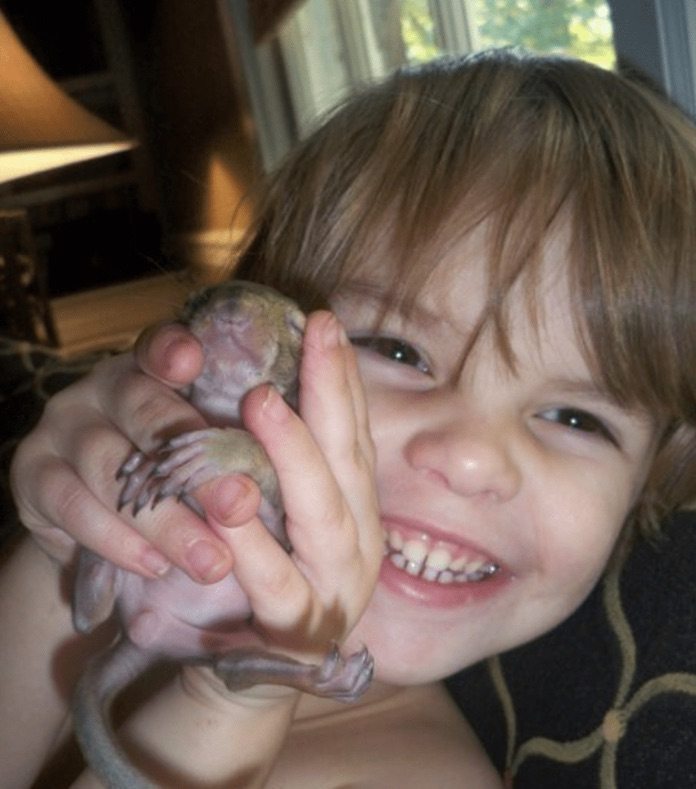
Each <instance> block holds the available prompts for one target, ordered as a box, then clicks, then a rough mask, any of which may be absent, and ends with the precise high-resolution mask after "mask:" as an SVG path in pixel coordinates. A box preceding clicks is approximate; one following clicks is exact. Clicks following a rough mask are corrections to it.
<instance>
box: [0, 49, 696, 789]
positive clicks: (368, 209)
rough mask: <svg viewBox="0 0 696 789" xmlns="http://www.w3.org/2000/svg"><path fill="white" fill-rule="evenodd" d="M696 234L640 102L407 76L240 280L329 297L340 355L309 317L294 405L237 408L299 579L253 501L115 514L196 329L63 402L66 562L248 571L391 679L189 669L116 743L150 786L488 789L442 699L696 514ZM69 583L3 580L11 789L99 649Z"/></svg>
mask: <svg viewBox="0 0 696 789" xmlns="http://www.w3.org/2000/svg"><path fill="white" fill-rule="evenodd" d="M694 216H696V133H695V131H694V129H693V128H692V127H691V126H690V125H689V123H688V122H687V121H686V120H685V119H684V118H683V117H682V116H681V115H680V114H679V113H678V112H677V111H676V110H675V109H673V108H671V107H670V106H668V105H667V103H666V102H664V101H663V100H662V99H660V98H659V97H657V96H655V95H654V94H653V93H652V92H651V91H650V90H649V89H648V88H645V87H642V86H640V85H637V84H634V83H632V82H630V81H628V80H626V79H624V78H622V77H619V76H617V75H615V74H612V73H609V72H606V71H602V70H600V69H597V68H595V67H593V66H591V65H588V64H586V63H581V62H577V61H573V60H568V59H563V58H544V57H532V56H525V55H518V54H514V53H512V52H509V51H502V52H500V51H498V52H489V53H483V54H479V55H477V56H474V57H470V58H466V59H461V60H453V61H441V62H436V63H432V64H429V65H427V66H424V67H422V68H418V69H414V70H405V71H402V72H400V73H398V74H396V75H395V76H393V77H392V78H390V79H389V80H387V81H386V82H385V83H384V84H383V85H381V86H377V87H375V88H373V89H371V90H369V91H367V92H366V93H365V94H364V95H362V96H360V97H358V98H357V99H354V100H352V101H350V102H349V103H348V104H347V106H346V107H344V108H343V109H341V110H339V111H338V112H337V113H336V114H335V115H333V117H331V118H330V119H329V120H328V121H327V123H326V124H325V125H324V126H323V127H322V128H321V129H319V130H318V131H317V132H316V133H315V134H314V135H313V136H312V137H311V138H310V139H309V140H307V141H306V142H305V143H303V144H301V145H300V146H299V148H298V150H297V151H296V152H295V153H294V154H293V155H292V156H291V157H290V158H289V160H288V161H287V162H286V164H285V165H284V166H283V168H281V170H280V171H279V172H278V173H277V174H276V175H275V176H274V177H273V178H272V179H271V183H270V185H269V188H268V190H267V192H266V193H265V196H264V198H263V200H262V201H261V202H260V205H259V211H258V221H257V225H256V227H255V228H254V229H253V233H252V236H251V241H250V243H249V245H248V247H247V248H246V251H245V252H244V254H243V256H242V258H241V262H240V265H239V268H238V272H237V273H238V274H239V276H241V277H243V278H245V279H252V280H256V281H261V282H264V283H266V284H269V285H272V286H275V287H277V288H278V289H279V290H281V291H283V292H285V293H287V294H288V295H290V296H292V297H294V298H297V299H298V300H299V301H300V303H301V304H302V306H303V307H305V308H306V309H308V310H315V309H318V308H323V307H325V306H329V307H330V309H331V310H332V312H333V313H334V314H335V315H336V316H337V317H338V319H339V320H340V324H342V327H344V328H345V332H346V333H347V337H348V338H350V340H351V341H352V348H351V344H350V343H349V342H348V341H347V339H346V334H344V330H343V328H341V325H339V323H338V322H337V321H336V320H335V318H334V317H333V316H332V315H331V314H330V313H328V312H326V311H324V310H323V309H318V311H316V312H314V313H313V314H312V315H311V316H310V318H309V321H308V325H307V333H306V339H305V346H304V357H303V366H302V372H301V398H300V414H299V415H296V414H294V413H293V412H291V411H290V410H289V409H288V408H287V407H286V406H285V405H284V404H283V401H282V400H281V399H280V398H279V397H278V396H277V395H275V394H274V393H273V391H272V390H269V389H268V388H267V387H261V388H260V389H257V390H255V391H254V392H253V393H252V394H251V395H250V396H249V397H248V398H247V400H246V402H245V407H244V417H245V421H246V424H247V426H248V427H249V429H250V430H251V431H252V432H253V433H254V434H255V435H256V436H257V438H258V439H259V440H260V441H261V443H262V444H263V445H264V447H265V448H266V450H267V452H268V454H269V456H270V458H271V460H272V461H273V463H274V465H275V467H276V469H277V471H278V476H279V479H280V483H281V487H282V491H283V495H284V500H285V504H286V509H287V518H288V531H289V534H290V538H291V541H292V543H293V549H294V550H293V553H292V555H290V556H288V555H286V554H285V553H284V552H283V551H282V550H281V549H280V548H279V547H278V546H277V545H276V544H275V543H274V542H273V541H272V540H271V539H270V538H269V537H268V535H267V533H266V532H265V529H264V528H263V527H262V526H261V524H260V523H259V521H258V519H257V518H256V517H255V503H256V501H257V492H256V491H255V489H254V486H253V483H251V482H250V481H249V480H246V479H244V478H235V477H229V478H223V479H220V480H218V481H216V482H213V483H209V484H208V485H207V486H205V487H204V488H202V489H199V490H198V491H197V497H198V498H199V500H200V501H201V503H202V505H203V507H204V509H205V511H206V513H207V515H208V523H207V524H206V523H204V522H202V521H200V520H199V519H198V518H197V517H196V516H195V515H194V514H193V513H192V512H190V511H188V510H187V509H186V508H183V507H181V506H180V505H177V504H176V502H172V501H169V500H165V501H163V502H162V503H161V504H159V505H158V506H157V507H156V508H154V509H153V510H149V509H146V510H143V511H142V512H140V513H139V514H138V515H137V516H133V514H132V513H131V512H130V511H128V510H123V511H121V512H116V511H115V502H116V501H117V498H118V483H117V482H116V481H115V479H114V474H115V470H116V469H117V468H118V467H119V465H120V464H121V462H122V461H123V459H124V458H125V457H126V456H127V455H128V453H129V451H130V449H131V447H132V444H135V445H137V446H138V447H140V448H141V449H143V450H146V451H147V450H151V449H152V448H154V447H155V446H157V445H158V444H159V443H160V441H161V439H162V437H163V436H165V435H168V434H172V433H176V432H179V431H180V430H181V429H182V428H183V427H185V428H191V427H194V426H197V425H199V424H200V423H201V418H200V416H198V415H197V414H196V413H195V411H194V410H193V409H192V408H191V406H190V405H189V404H187V403H186V402H185V401H184V400H182V399H181V398H179V397H178V395H177V394H176V392H175V391H174V390H176V389H177V388H178V387H180V386H183V385H185V384H186V383H187V382H189V381H190V380H191V379H192V378H193V377H195V374H196V372H197V370H198V369H199V366H200V361H201V354H200V349H199V347H198V346H197V344H196V343H195V341H194V340H193V339H192V338H191V336H190V335H188V334H187V332H186V331H185V330H184V329H183V328H181V327H174V326H171V327H167V328H163V329H162V328H160V329H159V330H158V331H155V332H150V333H148V334H147V335H146V336H145V337H144V338H143V339H142V341H141V342H140V344H139V346H138V349H137V350H136V354H135V356H134V357H133V358H131V357H130V356H124V357H121V358H118V359H115V360H112V361H109V362H106V363H104V364H102V365H100V366H99V367H98V368H97V369H96V370H95V372H94V373H93V374H92V375H91V376H90V377H89V378H87V379H85V380H84V381H82V382H81V383H79V384H77V385H76V386H74V387H72V388H70V389H68V390H66V391H65V392H63V393H62V394H60V395H58V396H57V397H56V398H54V400H53V401H52V402H51V403H50V404H49V407H48V408H47V411H46V414H45V416H44V419H43V420H42V422H41V424H40V425H39V426H38V427H37V429H36V430H35V431H34V432H33V433H32V435H31V436H29V437H28V438H27V439H26V440H25V442H24V443H23V445H22V447H21V448H20V450H19V452H18V454H17V457H16V459H15V463H14V469H13V481H14V489H15V492H16V496H17V501H18V505H19V508H20V512H21V515H22V518H23V521H24V523H25V524H26V526H27V527H28V528H29V529H31V530H32V532H33V534H34V537H35V540H36V542H37V543H38V544H39V545H41V546H42V548H44V549H45V551H46V552H47V553H48V554H50V555H51V556H53V557H55V558H58V559H59V560H60V562H61V563H62V564H67V563H68V562H69V560H70V558H71V556H72V551H73V548H74V544H75V543H74V541H77V542H79V543H82V544H85V545H88V546H89V547H91V548H92V549H93V550H95V551H97V552H98V553H100V554H102V555H104V556H106V557H107V558H109V559H111V560H112V561H114V562H116V563H118V564H120V565H121V566H123V567H126V568H127V569H131V570H134V571H137V572H141V573H143V574H146V575H149V576H151V577H156V576H157V575H160V574H163V573H165V572H166V570H167V567H168V566H170V565H171V564H175V565H178V566H180V567H182V568H183V569H184V570H186V571H187V572H188V573H189V574H190V575H191V576H192V577H193V578H195V579H197V580H199V581H201V582H203V583H207V582H212V581H215V580H217V579H219V578H220V577H222V576H224V575H225V574H226V573H227V572H228V571H229V570H230V568H233V570H234V572H235V574H236V575H237V576H238V578H239V579H240V582H241V583H242V585H243V587H244V588H245V590H246V591H247V593H248V595H249V597H250V599H251V601H252V606H253V610H254V616H253V621H252V622H251V623H250V627H252V628H253V629H254V630H255V631H256V632H257V633H258V634H260V635H261V636H262V637H263V638H264V640H265V641H266V642H267V643H268V644H269V645H270V646H271V647H273V648H274V649H279V650H281V651H283V650H285V651H289V652H291V653H293V654H300V655H312V654H315V653H317V652H322V651H323V650H324V648H325V646H326V644H327V643H328V641H329V640H331V639H335V640H337V641H339V642H340V643H341V644H342V645H343V648H344V649H345V650H347V651H352V650H354V649H355V648H359V647H360V646H362V645H366V646H367V647H368V648H369V649H370V651H371V652H372V654H373V655H374V658H375V661H376V682H375V685H374V688H373V689H372V690H371V691H370V692H368V694H367V695H366V696H365V698H364V700H362V701H361V702H358V703H357V704H356V705H354V706H343V705H340V704H337V703H334V702H330V701H326V700H319V699H315V698H310V697H303V698H301V699H298V694H297V693H296V692H294V691H289V690H286V689H268V688H265V687H259V688H254V689H252V690H250V691H246V692H242V693H230V692H227V691H225V690H224V689H222V687H221V684H220V683H219V682H217V681H216V680H215V679H214V678H213V677H212V675H210V674H209V673H208V672H207V670H205V669H201V668H191V667H189V668H186V669H184V670H183V671H182V672H181V673H180V675H179V678H178V680H177V681H175V682H174V683H172V684H169V685H167V686H166V687H165V688H164V689H163V690H160V691H159V692H158V693H156V694H155V695H153V697H152V698H151V699H149V700H148V701H147V703H145V704H144V705H143V706H141V707H140V708H138V709H137V710H136V711H135V712H134V713H133V715H132V716H131V718H130V720H129V722H128V724H127V726H126V729H125V731H124V734H123V736H124V738H125V739H126V740H127V742H128V743H129V745H130V747H131V749H132V752H133V754H134V757H133V758H134V759H137V761H138V763H139V764H140V765H141V766H142V768H143V769H144V770H146V771H147V772H148V774H149V775H150V776H151V777H152V779H153V780H156V781H159V782H160V783H170V784H173V785H177V786H183V785H191V784H195V785H201V784H202V785H208V784H212V785H216V786H217V785H234V786H241V785H244V786H246V785H260V784H263V785H266V786H271V787H273V786H278V787H280V786H282V787H293V786H303V787H304V786H307V785H312V786H345V785H360V786H376V787H377V786H379V787H381V786H414V787H416V786H417V787H422V786H430V785H437V786H452V787H454V786H457V787H460V786H473V787H476V788H477V789H479V788H481V787H487V786H496V785H498V784H499V779H498V777H497V776H496V775H495V774H494V772H493V770H492V768H491V766H490V765H489V764H488V762H487V760H486V757H485V755H484V754H483V752H482V750H481V748H480V746H479V745H478V744H477V742H476V738H475V736H474V735H473V733H472V732H471V731H470V730H469V729H468V727H467V726H466V724H465V722H464V721H463V720H462V719H461V718H460V717H459V716H458V714H457V713H456V711H455V710H454V707H453V706H452V704H451V702H450V701H449V700H448V699H447V697H446V695H445V694H444V691H443V690H442V689H441V686H440V684H439V680H441V679H442V678H443V677H446V676H447V675H449V674H451V673H453V672H455V671H457V670H459V669H461V668H463V667H465V666H469V665H471V664H473V663H474V662H476V661H479V660H481V659H482V658H484V657H486V656H489V655H492V654H497V653H500V652H502V651H504V650H507V649H510V648H511V647H513V646H516V645H519V644H522V643H524V642H526V641H529V640H530V639H533V638H535V637H536V636H538V635H539V634H541V633H544V632H546V631H548V630H549V629H551V628H552V627H554V626H555V625H556V624H558V623H559V622H560V621H562V620H563V619H565V618H566V617H567V616H568V615H569V614H570V613H571V612H572V611H573V610H575V609H576V607H577V606H578V605H579V604H580V603H581V602H582V600H583V599H584V598H585V597H586V595H587V594H588V593H589V592H590V590H591V589H592V587H593V585H594V584H595V583H596V581H597V579H598V578H599V577H600V575H601V573H602V571H603V569H604V567H605V566H606V564H607V561H608V560H609V559H610V557H611V556H612V553H613V552H614V551H615V549H616V548H617V545H619V544H620V543H623V540H622V537H623V536H624V535H626V536H628V535H633V534H635V533H636V532H638V531H648V530H651V529H653V528H655V526H656V524H657V523H658V522H659V519H660V518H661V517H662V516H663V515H664V514H665V513H666V512H668V511H671V510H674V509H675V508H678V507H679V506H681V505H683V504H684V503H685V502H687V501H689V500H690V499H691V498H692V497H693V495H694V493H695V492H696V473H695V472H696V441H695V440H694V439H695V433H694V430H695V427H696V383H695V381H694V375H693V370H696V318H695V317H694V310H693V304H694V303H696V266H695V265H694V263H695V261H694V255H695V253H694V250H696V227H695V225H696V223H694V221H693V217H694ZM356 360H357V363H356ZM373 447H374V449H373ZM211 527H212V528H211ZM68 535H69V536H68ZM383 546H385V547H384V548H383ZM382 554H383V558H382ZM58 578H59V574H58V571H57V570H56V568H55V566H54V565H53V564H52V563H50V562H48V561H46V560H45V559H44V554H43V553H41V552H40V551H38V550H37V549H36V547H35V544H33V543H28V544H26V545H24V546H23V547H22V548H21V550H20V551H19V552H18V553H17V555H16V556H15V558H14V560H13V562H12V563H10V565H9V566H8V567H7V568H6V570H5V575H4V577H3V578H2V579H1V580H0V584H1V585H2V591H5V590H9V591H11V593H12V597H13V602H12V605H11V606H9V605H7V604H5V605H6V609H0V622H1V623H2V624H3V630H4V632H5V633H8V632H11V633H14V634H16V638H13V639H12V640H11V642H9V643H8V639H7V638H5V639H3V647H2V648H0V649H2V651H3V657H4V662H3V665H4V666H5V667H6V671H5V674H4V676H3V677H2V680H0V682H1V683H2V687H1V688H0V692H1V693H2V695H3V698H7V699H9V700H10V701H9V703H8V704H6V705H5V709H4V713H5V714H4V721H3V723H2V724H0V725H1V726H2V729H1V730H0V742H3V743H7V745H6V747H7V749H8V752H7V755H5V754H4V753H3V757H2V758H3V764H6V765H8V769H9V772H8V773H7V774H8V775H10V776H12V778H13V779H14V783H13V784H12V785H17V786H19V785H23V783H22V782H23V781H24V782H28V781H29V780H30V777H31V774H32V770H35V769H36V765H37V764H39V763H40V762H41V760H42V759H43V758H44V757H45V755H46V754H47V753H48V752H49V750H50V747H51V743H52V739H51V738H52V737H53V736H55V732H56V731H57V730H58V728H59V726H60V722H61V716H62V715H64V707H63V701H62V698H61V697H60V694H59V693H58V691H57V690H56V688H55V683H56V680H55V679H54V678H55V677H56V676H58V677H59V679H60V681H61V682H63V683H64V685H65V686H70V684H71V682H72V681H73V678H74V673H76V672H77V671H79V667H80V665H81V663H82V660H83V656H84V654H85V653H88V652H90V651H91V650H92V649H94V645H93V644H92V643H86V642H84V641H83V640H79V639H76V638H75V637H71V635H70V624H69V616H68V613H67V611H66V606H65V604H59V603H58V602H57V593H56V589H57V588H58V585H59V580H58ZM9 591H8V592H7V594H9ZM7 594H0V600H4V599H6V598H7ZM18 601H19V602H18ZM29 611H34V612H40V613H39V615H38V616H39V618H38V619H37V615H36V614H31V616H32V617H33V618H32V619H31V620H30V619H29V616H30V614H29V613H28V612H29ZM68 653H70V655H71V658H72V659H71V661H70V667H69V668H66V667H65V665H64V664H65V662H66V661H65V656H66V655H67V654H68ZM76 654H77V655H78V657H77V658H76V657H75V655H76ZM28 665H29V666H31V671H32V681H31V687H27V680H26V674H27V666H28ZM71 672H72V673H71ZM22 678H25V679H24V680H23V688H22V689H21V691H17V690H16V683H17V682H18V681H21V680H22ZM6 735H7V736H6ZM18 741H19V742H20V743H21V746H22V747H21V748H20V747H19V746H18V745H17V744H16V743H17V742H18ZM11 780H12V779H11ZM91 780H92V779H90V777H89V776H88V775H87V776H84V777H83V779H82V782H81V783H79V785H80V786H87V785H92V784H91V783H90V781H91ZM196 782H198V783H196ZM206 782H207V783H206ZM264 782H265V783H264Z"/></svg>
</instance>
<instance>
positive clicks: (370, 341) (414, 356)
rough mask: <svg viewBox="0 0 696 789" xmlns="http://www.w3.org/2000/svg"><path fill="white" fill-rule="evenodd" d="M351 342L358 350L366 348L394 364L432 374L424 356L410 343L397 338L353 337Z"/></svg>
mask: <svg viewBox="0 0 696 789" xmlns="http://www.w3.org/2000/svg"><path fill="white" fill-rule="evenodd" d="M350 341H351V342H352V343H353V345H355V346H357V347H358V348H366V349H367V350H369V351H373V352H374V353H377V354H379V355H380V356H384V357H385V358H386V359H389V360H390V361H392V362H397V363H398V364H405V365H408V366H409V367H415V369H416V370H418V371H419V372H421V373H425V374H426V375H427V374H429V373H430V365H429V364H428V362H427V361H426V360H425V358H424V357H423V354H422V353H420V351H418V350H417V349H416V348H414V347H413V346H412V345H411V344H410V343H407V342H405V341H404V340H400V339H398V338H397V337H380V336H377V337H370V336H367V337H351V338H350Z"/></svg>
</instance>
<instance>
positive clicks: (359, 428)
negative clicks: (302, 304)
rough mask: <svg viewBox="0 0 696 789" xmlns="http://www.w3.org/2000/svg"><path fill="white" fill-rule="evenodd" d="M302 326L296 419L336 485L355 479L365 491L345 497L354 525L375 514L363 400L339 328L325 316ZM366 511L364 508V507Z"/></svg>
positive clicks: (353, 363)
mask: <svg viewBox="0 0 696 789" xmlns="http://www.w3.org/2000/svg"><path fill="white" fill-rule="evenodd" d="M311 317H312V318H313V320H310V321H309V322H308V333H307V341H306V343H305V346H304V347H305V353H304V359H303V361H304V364H303V368H302V379H301V390H300V391H301V397H302V401H301V409H300V411H301V415H302V417H303V419H304V420H305V422H306V423H307V425H308V427H309V429H310V431H311V432H312V434H313V436H314V438H315V440H316V441H317V443H318V444H319V446H320V447H321V449H322V451H323V453H324V455H325V457H326V458H327V460H328V462H329V464H330V466H331V468H332V471H333V473H334V474H335V475H336V477H337V479H338V482H339V485H340V486H341V487H342V488H343V489H346V486H347V485H354V484H355V479H356V472H357V474H358V476H357V478H358V479H361V480H363V481H364V482H365V483H366V484H367V485H368V489H364V490H363V492H364V493H365V495H363V496H360V497H357V498H353V497H351V499H350V501H351V508H352V510H353V513H354V515H355V517H356V518H357V519H358V521H359V522H363V521H364V520H365V519H367V520H369V519H370V516H371V515H372V514H373V513H374V512H375V508H376V497H375V495H368V494H369V490H372V489H373V487H374V486H373V477H374V465H375V452H374V445H373V442H372V436H371V434H370V429H369V419H368V410H367V400H366V397H365V392H364V388H363V385H362V381H361V379H360V374H359V371H358V364H357V359H356V357H355V353H354V351H353V348H352V346H351V345H350V342H349V341H348V338H347V337H346V335H345V332H344V331H343V328H342V327H341V325H340V323H339V322H338V321H337V319H336V318H335V317H334V316H332V315H331V314H330V313H315V315H314V316H311ZM364 505H366V507H367V509H365V506H364Z"/></svg>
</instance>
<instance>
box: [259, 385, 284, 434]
mask: <svg viewBox="0 0 696 789" xmlns="http://www.w3.org/2000/svg"><path fill="white" fill-rule="evenodd" d="M262 410H263V413H264V415H265V416H266V417H268V419H270V420H271V422H275V423H276V424H279V425H280V424H282V423H283V422H286V421H287V418H288V413H289V410H290V409H289V407H288V405H287V403H286V402H285V400H283V398H282V397H281V396H280V393H279V392H278V390H277V389H274V388H273V387H272V386H269V387H267V389H266V397H265V398H264V401H263V405H262Z"/></svg>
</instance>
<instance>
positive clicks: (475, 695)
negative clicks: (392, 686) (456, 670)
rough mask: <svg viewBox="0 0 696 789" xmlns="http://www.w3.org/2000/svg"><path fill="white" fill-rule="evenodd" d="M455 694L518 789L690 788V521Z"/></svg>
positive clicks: (695, 706)
mask: <svg viewBox="0 0 696 789" xmlns="http://www.w3.org/2000/svg"><path fill="white" fill-rule="evenodd" d="M449 686H450V690H451V692H452V694H453V695H454V697H455V699H456V700H457V702H458V704H459V705H460V707H461V709H462V710H463V711H464V713H465V715H466V716H467V718H468V719H469V721H470V722H471V724H472V725H473V727H474V728H475V729H476V731H477V732H478V734H479V736H480V738H481V740H482V741H483V743H484V745H485V746H486V748H487V750H488V751H489V753H490V755H491V757H492V758H493V760H494V762H495V764H496V765H497V766H498V768H499V769H500V771H501V772H502V773H503V774H504V775H505V776H506V780H507V785H508V786H511V787H513V786H514V787H515V789H545V788H546V787H549V788H550V789H551V788H553V789H555V788H556V787H563V789H588V787H601V789H614V787H626V789H629V788H630V789H653V787H655V788H657V787H660V789H663V788H664V789H669V788H671V787H674V789H687V788H688V787H696V514H695V513H687V512H685V513H680V514H679V515H677V516H675V517H674V518H673V519H671V520H670V521H669V522H668V523H666V524H665V526H664V531H663V534H662V536H661V537H660V538H659V539H656V540H655V541H653V542H648V541H645V540H642V541H640V542H637V543H636V544H635V545H634V546H633V548H632V550H631V552H630V554H629V555H628V558H627V559H626V560H625V561H624V562H623V565H622V566H618V565H617V566H615V567H613V568H612V570H611V571H609V572H608V573H607V575H606V577H605V578H604V580H603V581H602V582H601V583H600V584H599V585H598V587H597V588H596V589H595V590H594V592H593V593H592V595H591V596H590V597H589V598H588V600H587V601H586V602H585V603H584V604H583V605H582V606H581V607H580V608H579V609H578V611H576V613H575V614H574V615H573V616H572V617H571V618H570V619H569V620H567V621H566V622H565V623H563V624H562V625H561V626H559V627H558V628H556V629H555V630H554V631H552V632H551V633H549V634H548V635H546V636H544V637H542V638H540V639H538V640H536V641H534V642H533V643H530V644H527V645H525V646H523V647H520V648H518V649H516V650H513V651H511V652H509V653H507V654H505V655H502V656H501V657H498V658H494V659H491V660H489V661H487V662H486V663H485V664H481V665H478V666H475V667H474V668H472V669H469V670H468V671H464V672H462V673H460V674H459V675H457V676H456V677H453V678H452V679H451V680H450V682H449Z"/></svg>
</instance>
